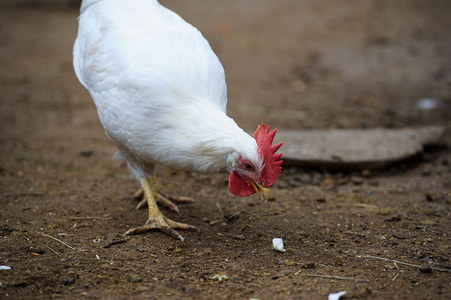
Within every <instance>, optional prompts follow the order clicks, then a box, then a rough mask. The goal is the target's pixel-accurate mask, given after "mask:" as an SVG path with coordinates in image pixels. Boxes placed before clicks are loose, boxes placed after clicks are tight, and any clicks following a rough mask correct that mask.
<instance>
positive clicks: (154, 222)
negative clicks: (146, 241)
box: [124, 178, 198, 242]
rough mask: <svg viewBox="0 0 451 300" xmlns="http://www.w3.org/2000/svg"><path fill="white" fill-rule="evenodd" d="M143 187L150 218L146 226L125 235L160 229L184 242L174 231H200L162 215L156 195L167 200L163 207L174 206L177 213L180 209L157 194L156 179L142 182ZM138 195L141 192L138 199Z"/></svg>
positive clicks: (131, 230) (129, 231)
mask: <svg viewBox="0 0 451 300" xmlns="http://www.w3.org/2000/svg"><path fill="white" fill-rule="evenodd" d="M141 186H142V190H143V194H144V199H145V201H146V202H147V205H148V207H149V217H148V219H147V221H146V223H145V224H144V225H142V226H139V227H136V228H132V229H130V230H128V231H127V232H126V233H124V235H134V234H140V233H144V232H147V231H151V230H152V229H160V230H161V231H163V232H164V233H166V234H167V235H170V236H172V237H173V238H175V239H179V240H181V241H182V242H183V241H184V240H185V239H184V238H183V236H182V235H181V234H179V233H178V232H177V231H176V230H174V229H187V230H198V229H197V228H196V227H194V226H191V225H188V224H185V223H179V222H175V221H172V220H171V219H169V218H167V217H165V216H164V215H163V214H162V213H161V211H160V209H159V208H158V206H157V204H156V201H155V197H154V196H153V195H154V194H156V195H157V197H159V198H160V199H162V198H164V199H166V200H167V201H165V200H160V201H165V202H163V203H164V204H163V205H167V204H168V203H170V204H172V205H174V207H175V209H173V210H174V211H176V212H178V208H177V206H175V204H174V203H172V202H171V201H170V200H169V199H167V198H166V197H164V196H162V194H159V193H155V179H154V178H148V179H143V180H141ZM138 193H139V191H138V192H137V193H135V195H134V197H136V196H137V194H138ZM160 201H159V202H160ZM141 202H142V201H141ZM188 202H192V201H188Z"/></svg>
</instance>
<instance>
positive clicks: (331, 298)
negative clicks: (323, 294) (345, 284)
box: [327, 291, 346, 300]
mask: <svg viewBox="0 0 451 300" xmlns="http://www.w3.org/2000/svg"><path fill="white" fill-rule="evenodd" d="M344 294H346V291H342V292H339V293H335V294H330V295H329V297H328V298H327V299H328V300H338V299H340V297H341V296H343V295H344Z"/></svg>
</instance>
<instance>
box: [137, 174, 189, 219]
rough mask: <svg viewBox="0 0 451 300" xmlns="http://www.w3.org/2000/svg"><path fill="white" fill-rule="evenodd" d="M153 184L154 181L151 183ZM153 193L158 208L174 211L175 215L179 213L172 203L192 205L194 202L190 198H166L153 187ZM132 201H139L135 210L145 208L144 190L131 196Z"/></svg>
mask: <svg viewBox="0 0 451 300" xmlns="http://www.w3.org/2000/svg"><path fill="white" fill-rule="evenodd" d="M153 182H154V183H155V181H153ZM153 191H154V192H155V191H157V192H156V193H155V198H156V199H155V200H156V202H157V204H158V205H159V206H164V207H166V208H167V209H169V210H171V211H174V212H176V213H180V210H179V208H178V207H177V205H176V204H175V203H174V202H176V203H193V202H195V200H194V199H193V198H190V197H171V196H166V195H165V194H163V193H161V192H159V191H158V189H157V188H156V187H155V188H153ZM133 200H141V201H140V202H139V203H138V205H136V209H141V208H144V207H145V206H147V198H146V197H145V196H144V190H143V189H142V188H140V189H139V190H137V191H136V193H134V194H133Z"/></svg>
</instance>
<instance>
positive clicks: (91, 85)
mask: <svg viewBox="0 0 451 300" xmlns="http://www.w3.org/2000/svg"><path fill="white" fill-rule="evenodd" d="M73 64H74V69H75V73H76V75H77V77H78V79H79V80H80V82H81V83H82V84H83V86H84V87H86V89H87V90H88V91H89V93H90V95H91V97H92V99H93V100H94V102H95V105H96V107H97V110H98V114H99V118H100V122H101V123H102V125H103V127H104V128H105V132H106V134H107V136H108V137H109V138H110V139H111V141H113V143H114V144H115V145H116V147H117V152H116V154H115V156H114V157H115V158H121V159H125V160H126V162H127V165H128V167H129V169H130V171H131V173H132V174H133V176H134V177H135V178H136V179H137V180H139V181H140V183H141V186H142V189H143V191H144V196H145V198H146V201H147V204H148V208H149V217H148V220H147V222H146V223H145V224H144V225H143V226H140V227H137V228H134V229H131V230H129V231H127V232H126V233H125V234H137V233H141V232H146V231H149V230H151V229H155V228H157V229H160V230H162V231H163V232H165V233H166V234H168V235H171V236H173V237H174V238H177V239H180V240H183V237H182V236H181V235H180V234H179V233H178V232H177V231H176V230H175V229H194V227H193V226H190V225H188V224H183V223H178V222H175V221H172V220H170V219H168V218H167V217H165V216H164V215H163V214H162V213H161V211H160V210H159V208H158V206H157V204H156V199H158V197H159V193H158V191H157V190H156V183H155V177H154V172H155V167H156V166H157V165H164V166H167V167H170V168H173V169H182V170H192V171H198V172H218V171H221V170H227V171H229V172H230V173H231V174H230V178H229V190H230V191H231V192H232V193H233V194H234V195H237V196H248V195H251V194H253V193H257V195H258V197H259V198H260V200H263V201H264V200H267V199H268V197H269V187H270V186H272V185H273V184H274V182H275V181H276V179H277V177H278V175H279V173H280V171H281V169H282V168H281V164H282V161H281V160H280V157H281V156H282V154H281V153H280V154H276V151H277V150H278V149H279V148H280V146H281V145H282V143H280V144H277V145H271V144H272V141H273V138H274V135H275V133H276V130H274V131H273V132H270V131H269V127H267V128H266V127H265V125H264V124H261V125H260V126H259V127H258V128H257V130H256V132H255V134H254V137H255V138H252V137H251V136H249V135H248V134H247V133H246V132H244V131H243V130H242V129H241V128H240V127H238V125H237V124H236V123H235V121H234V120H233V119H231V118H230V117H228V116H227V115H226V105H227V89H226V83H225V75H224V69H223V67H222V65H221V63H220V62H219V60H218V58H217V56H216V55H215V54H214V52H213V51H212V49H211V48H210V45H209V44H208V42H207V41H206V40H205V39H204V37H203V36H202V34H201V33H200V32H199V31H198V30H197V29H196V28H194V27H193V26H192V25H190V24H188V23H186V22H185V21H184V20H183V19H182V18H181V17H180V16H178V15H177V14H175V13H174V12H172V11H170V10H169V9H167V8H165V7H163V6H161V5H160V4H159V3H158V2H157V1H156V0H133V1H125V0H84V1H83V2H82V5H81V13H80V17H79V28H78V36H77V39H76V41H75V44H74V49H73Z"/></svg>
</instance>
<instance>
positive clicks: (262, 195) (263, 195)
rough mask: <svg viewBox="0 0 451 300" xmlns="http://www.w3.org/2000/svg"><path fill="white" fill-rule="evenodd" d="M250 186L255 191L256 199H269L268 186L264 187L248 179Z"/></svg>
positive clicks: (262, 200)
mask: <svg viewBox="0 0 451 300" xmlns="http://www.w3.org/2000/svg"><path fill="white" fill-rule="evenodd" d="M250 182H251V184H252V187H253V188H254V190H255V192H256V193H257V196H258V199H260V201H261V202H266V201H268V199H269V188H267V187H264V186H262V185H260V184H258V183H256V182H254V181H253V180H250Z"/></svg>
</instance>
